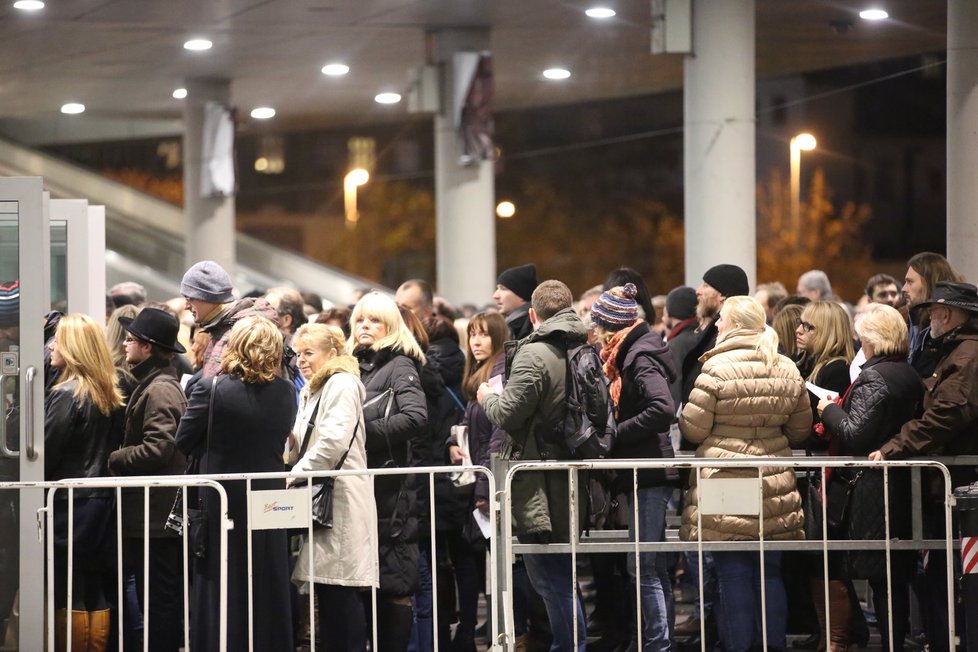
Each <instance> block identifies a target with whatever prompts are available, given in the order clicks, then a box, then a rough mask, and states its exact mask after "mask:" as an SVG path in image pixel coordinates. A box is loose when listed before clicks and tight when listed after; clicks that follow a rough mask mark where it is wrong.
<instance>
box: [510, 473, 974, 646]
mask: <svg viewBox="0 0 978 652" xmlns="http://www.w3.org/2000/svg"><path fill="white" fill-rule="evenodd" d="M963 459H964V460H965V462H964V463H970V464H971V465H974V464H975V462H974V461H970V458H963ZM943 461H949V460H947V459H945V460H943ZM950 461H954V458H951V460H950ZM772 467H774V468H793V469H795V470H796V472H797V470H799V469H812V468H818V469H820V476H821V480H822V483H821V486H822V487H824V486H826V485H825V479H826V476H825V472H826V469H834V468H854V467H862V468H873V469H881V470H882V472H883V502H884V504H883V508H884V514H885V527H886V536H885V537H884V539H881V540H860V541H855V540H843V539H830V538H829V532H828V523H827V519H826V516H827V514H826V509H827V501H826V500H824V498H823V500H822V501H821V506H822V507H821V508H822V519H821V523H822V537H821V539H820V540H812V541H804V540H792V541H784V540H778V541H772V540H765V538H764V532H763V525H762V524H763V518H758V526H759V527H758V533H757V534H758V536H757V539H756V540H752V541H722V542H721V541H703V539H702V532H703V530H702V517H703V509H698V510H697V514H698V516H697V525H698V527H697V530H698V538H697V540H696V541H688V542H679V541H677V542H672V541H664V542H655V543H652V542H643V541H640V540H639V538H640V537H639V536H637V534H636V536H635V537H629V539H627V540H624V541H621V540H616V541H613V542H610V541H607V540H604V541H601V542H591V541H589V540H587V539H585V538H583V537H582V536H581V534H580V533H581V532H582V530H583V528H582V527H580V525H579V523H578V511H579V509H578V507H577V506H578V496H579V490H578V487H579V479H578V473H579V472H586V471H597V470H605V471H612V470H615V471H627V472H631V474H632V478H631V480H632V482H631V486H632V492H633V493H632V518H633V522H634V523H636V524H637V523H638V510H639V500H638V483H637V478H638V471H639V470H642V469H664V468H673V469H689V470H690V472H694V473H696V474H697V476H698V477H699V474H700V469H718V468H722V469H734V468H737V469H744V468H748V469H753V470H755V471H756V473H757V477H756V479H755V478H746V479H747V480H748V481H749V483H750V485H751V487H750V488H745V487H733V486H730V487H727V488H726V493H727V494H728V495H727V496H723V495H718V496H717V503H718V504H717V505H716V506H714V508H713V509H715V510H716V509H719V510H720V511H716V512H714V513H721V514H722V513H734V514H750V513H754V514H759V515H763V484H764V483H763V474H764V470H765V469H768V468H772ZM923 468H929V469H933V470H934V472H936V473H937V474H939V475H941V476H942V478H943V498H944V500H943V507H944V530H945V531H944V534H943V537H942V538H940V539H933V540H925V539H923V537H922V535H921V527H920V523H919V520H920V506H919V503H920V487H919V475H916V474H919V472H920V470H921V469H923ZM896 469H907V470H908V471H911V472H913V473H914V474H915V476H914V477H915V483H914V485H913V489H914V490H913V502H914V503H915V504H914V505H913V507H912V512H913V515H914V522H913V538H912V539H909V540H896V539H891V534H890V520H889V512H890V510H889V507H890V506H889V473H890V471H891V470H896ZM496 472H497V474H500V473H505V481H504V482H503V488H502V491H501V492H500V494H498V495H497V499H498V501H499V502H500V504H501V511H502V514H501V515H500V518H501V524H502V549H501V551H500V556H499V561H500V564H501V566H500V568H499V573H500V579H499V581H498V583H499V593H500V595H501V597H502V600H501V603H502V605H501V606H502V610H501V614H500V615H501V617H502V619H503V620H504V625H505V632H504V633H503V634H502V635H501V636H500V638H499V643H500V649H505V650H512V649H513V645H514V641H515V623H514V616H513V604H512V587H513V575H512V565H513V561H514V558H515V555H516V554H561V553H563V554H566V553H570V555H571V560H572V562H571V569H572V571H571V575H572V577H571V582H572V583H571V586H569V587H568V591H569V592H573V595H575V600H579V599H580V596H579V593H578V591H577V586H578V584H577V563H576V561H577V555H578V552H579V551H582V552H588V553H591V552H633V553H635V554H634V556H635V569H634V570H635V577H636V578H640V577H641V555H640V554H639V553H640V552H643V551H650V552H656V551H657V552H672V551H683V552H685V551H689V550H690V549H691V547H694V548H695V550H696V551H697V553H698V560H699V561H698V565H699V590H700V595H701V596H702V595H703V590H704V586H703V583H704V579H703V554H704V553H705V552H712V551H730V550H742V551H757V552H758V555H759V556H761V557H762V558H763V554H764V552H765V551H781V550H812V551H821V552H822V568H823V578H824V581H825V582H826V585H827V582H828V579H829V578H828V554H829V551H830V550H833V551H835V550H850V549H858V550H883V551H884V554H885V557H886V565H887V578H886V579H887V592H888V596H887V605H888V616H889V618H888V622H889V629H890V631H889V640H890V641H891V645H893V642H892V641H893V636H892V634H893V632H892V629H893V622H892V586H893V585H892V577H891V574H890V570H889V569H890V566H891V552H892V551H894V550H920V549H926V548H930V549H933V548H939V549H943V550H944V552H945V554H946V555H947V560H948V563H947V568H946V575H947V577H946V581H947V587H948V591H947V596H946V597H947V609H948V618H949V623H950V626H949V629H948V641H949V644H950V646H951V648H952V649H953V647H954V644H955V640H956V635H955V627H954V591H953V586H954V581H953V579H954V572H953V564H952V563H951V560H952V554H953V547H954V536H953V533H952V522H951V508H952V506H953V504H954V497H953V493H952V491H953V487H951V478H950V474H949V472H948V469H947V467H946V466H945V464H943V463H941V462H940V461H934V460H923V459H916V460H905V461H887V462H869V461H867V460H865V459H856V458H840V457H778V458H770V457H760V458H738V459H718V458H693V457H679V458H675V459H659V460H594V461H546V462H540V461H527V462H523V461H520V462H509V463H505V462H503V463H500V464H499V465H498V466H497V467H496ZM529 472H537V473H561V472H563V473H567V475H568V501H569V505H570V506H571V508H570V509H569V510H568V511H569V514H570V533H571V536H570V542H569V543H560V544H545V545H544V544H520V543H518V542H516V541H515V540H514V538H513V524H512V520H513V519H512V518H511V517H510V516H509V515H511V514H512V499H513V496H512V485H513V478H514V476H516V475H517V474H520V473H529ZM684 489H685V487H684ZM745 490H746V491H747V493H748V495H746V496H745V495H744V491H745ZM750 491H756V492H757V493H756V494H754V495H753V496H751V495H749V493H750ZM721 493H723V492H721ZM731 498H732V499H733V500H732V502H733V503H739V506H733V507H730V503H731ZM745 499H746V500H745ZM747 503H749V504H750V505H749V506H746V507H745V505H746V504H747ZM724 505H727V506H728V507H730V508H731V509H746V510H749V511H733V512H724V511H722V510H723V509H724ZM755 510H756V511H755ZM635 532H636V533H638V532H639V528H638V527H636V528H635ZM760 569H761V582H760V586H761V604H762V609H761V618H762V623H761V632H762V639H763V646H764V649H765V650H766V649H767V648H768V641H767V627H766V625H767V623H766V620H767V606H766V594H765V588H764V564H763V563H762V564H760ZM640 584H641V582H640V581H636V589H635V614H636V619H637V621H638V623H637V625H636V629H637V632H638V649H640V650H641V649H642V635H641V632H642V629H641V613H642V610H641V590H640ZM824 598H825V616H826V622H825V637H826V640H828V639H829V629H830V627H831V621H830V615H829V597H828V591H827V590H826V591H825V596H824ZM704 609H705V607H704V601H703V600H700V635H701V639H700V640H701V646H702V649H704V650H705V649H706V640H707V639H706V631H705V626H706V618H705V613H704ZM573 629H574V640H575V649H576V647H577V645H578V643H579V641H578V622H577V610H576V609H574V610H573Z"/></svg>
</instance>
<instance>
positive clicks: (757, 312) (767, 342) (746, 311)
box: [717, 296, 781, 369]
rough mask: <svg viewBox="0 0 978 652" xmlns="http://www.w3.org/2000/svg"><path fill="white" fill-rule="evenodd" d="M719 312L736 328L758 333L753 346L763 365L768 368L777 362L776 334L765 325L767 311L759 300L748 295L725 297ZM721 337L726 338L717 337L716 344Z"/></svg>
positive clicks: (778, 357) (778, 358)
mask: <svg viewBox="0 0 978 652" xmlns="http://www.w3.org/2000/svg"><path fill="white" fill-rule="evenodd" d="M720 314H721V315H723V319H724V320H725V321H727V322H728V323H730V324H732V325H733V326H735V327H736V328H738V329H742V330H747V331H751V332H754V333H757V334H758V338H757V345H756V346H755V347H754V348H755V349H756V350H757V352H758V353H759V354H760V355H761V360H762V361H763V362H764V366H765V367H767V368H768V369H770V368H771V367H773V366H775V365H777V364H778V363H779V361H780V359H781V356H780V355H778V334H777V333H776V332H775V331H774V329H773V328H771V327H770V326H768V325H767V313H765V312H764V306H762V305H761V302H760V301H758V300H757V299H755V298H754V297H750V296H733V297H727V298H726V299H725V300H724V302H723V307H722V308H721V309H720ZM730 332H731V333H732V331H730ZM723 339H726V338H719V337H718V338H717V344H719V343H720V342H722V341H723Z"/></svg>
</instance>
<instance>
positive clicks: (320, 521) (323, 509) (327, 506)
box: [292, 397, 360, 528]
mask: <svg viewBox="0 0 978 652" xmlns="http://www.w3.org/2000/svg"><path fill="white" fill-rule="evenodd" d="M320 398H322V397H320ZM317 416H319V401H316V407H315V409H314V410H313V411H312V416H310V417H309V422H308V423H307V424H306V434H305V436H304V437H303V438H302V446H301V447H300V448H299V459H300V460H301V459H302V456H303V455H305V454H306V449H307V448H308V447H309V439H310V438H311V437H312V429H313V428H314V427H315V425H316V417H317ZM359 429H360V420H359V419H357V424H356V425H355V426H354V427H353V436H352V437H350V443H349V444H348V445H347V447H346V451H344V453H343V455H342V456H341V457H340V459H339V461H338V462H337V463H336V464H335V465H334V466H333V468H332V469H330V470H331V471H338V470H340V468H342V467H343V464H344V463H345V462H346V457H347V455H349V454H350V449H351V448H353V442H354V441H356V438H357V430H359ZM312 483H313V484H314V485H316V489H314V490H313V494H312V525H313V527H314V528H332V527H333V487H334V485H335V484H336V477H335V476H328V477H325V478H313V481H312ZM305 486H306V478H299V479H297V480H296V481H295V482H294V483H293V484H292V488H293V489H294V488H297V487H305Z"/></svg>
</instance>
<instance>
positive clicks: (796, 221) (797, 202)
mask: <svg viewBox="0 0 978 652" xmlns="http://www.w3.org/2000/svg"><path fill="white" fill-rule="evenodd" d="M813 149H815V136H813V135H811V134H809V133H803V134H798V135H797V136H795V137H794V138H792V139H791V147H790V150H791V225H792V227H794V230H795V233H796V234H797V233H799V232H800V230H801V152H802V150H805V151H806V152H808V151H811V150H813Z"/></svg>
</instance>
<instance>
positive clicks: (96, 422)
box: [44, 314, 123, 650]
mask: <svg viewBox="0 0 978 652" xmlns="http://www.w3.org/2000/svg"><path fill="white" fill-rule="evenodd" d="M49 348H50V352H51V366H52V367H54V368H56V369H60V370H61V374H60V377H59V381H58V383H57V384H56V385H55V386H54V387H53V388H52V389H51V391H50V392H49V393H48V395H47V397H46V399H45V401H44V415H45V416H44V452H45V456H44V476H45V478H46V479H47V480H63V479H65V478H97V477H101V476H108V475H109V472H108V460H109V454H110V453H111V452H112V451H114V450H115V449H116V448H118V447H119V445H120V444H121V443H122V424H123V411H122V404H123V401H122V394H121V393H120V392H119V385H118V381H117V380H116V370H115V367H114V366H113V364H112V357H111V355H110V353H109V348H108V346H107V344H106V342H105V335H104V334H103V332H102V328H101V326H100V325H98V324H96V323H95V321H94V320H92V318H91V317H89V316H87V315H83V314H72V315H65V316H64V317H62V318H61V320H60V322H59V323H58V328H57V330H56V331H55V336H54V339H53V340H52V341H51V343H50V345H49ZM113 496H114V493H113V491H112V490H111V489H79V490H76V491H75V493H74V541H73V546H74V560H73V562H74V565H73V567H72V576H71V580H72V599H73V602H74V604H72V605H71V607H70V608H71V619H70V620H71V625H70V628H71V630H70V631H71V632H72V634H71V635H72V647H73V648H75V649H84V648H85V646H86V644H87V645H88V647H87V649H89V650H104V649H105V645H106V642H107V640H108V635H109V631H110V608H111V607H112V606H113V605H111V604H110V603H109V601H108V597H107V596H109V595H111V594H112V589H113V588H114V586H115V581H114V574H113V573H112V571H111V570H106V569H114V568H115V555H114V549H113V547H112V546H113V545H114V543H115V527H114V526H115V501H114V499H113ZM54 514H55V516H54V550H55V565H56V566H55V568H56V572H55V605H56V607H57V609H58V611H57V613H56V615H55V617H56V623H57V624H56V629H55V635H56V642H55V647H56V648H57V649H65V639H66V635H65V630H66V629H67V628H68V620H69V619H68V609H67V567H68V510H67V492H65V491H60V492H58V493H57V494H56V501H55V512H54Z"/></svg>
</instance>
